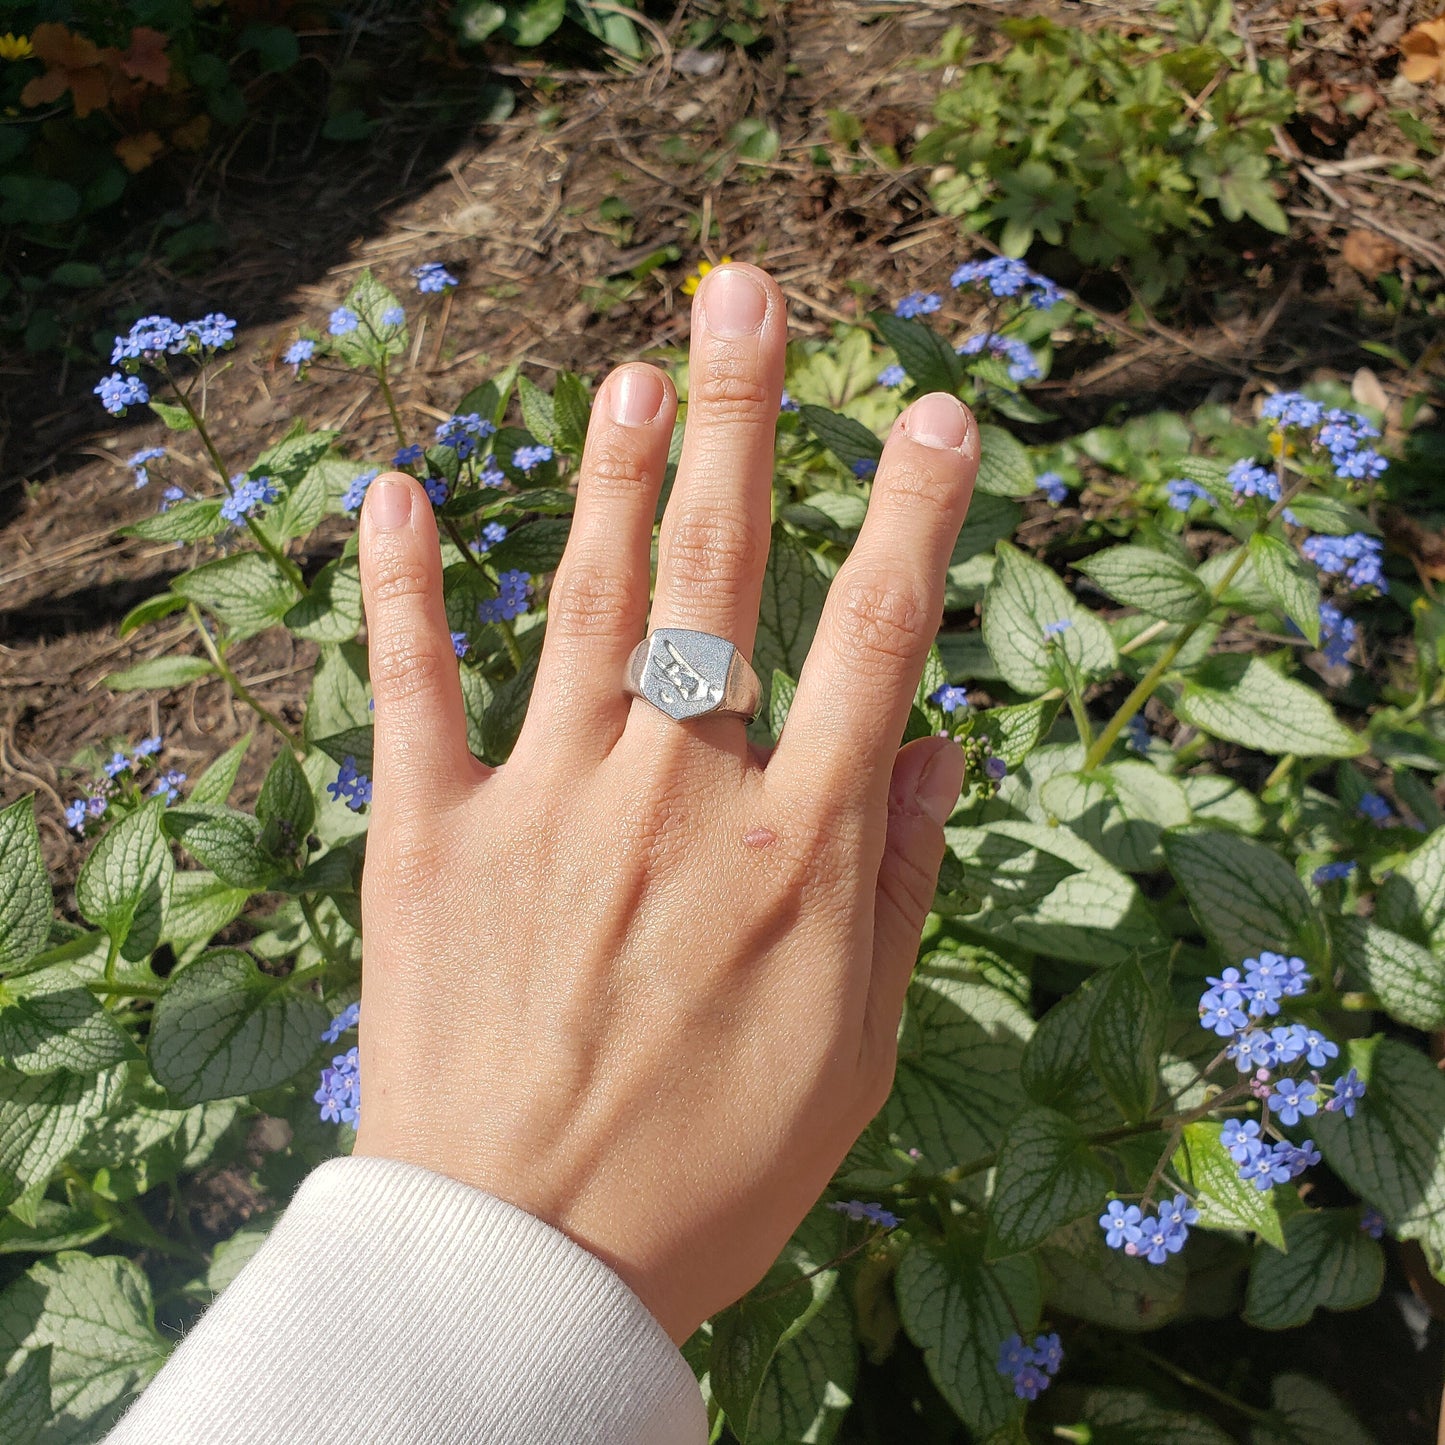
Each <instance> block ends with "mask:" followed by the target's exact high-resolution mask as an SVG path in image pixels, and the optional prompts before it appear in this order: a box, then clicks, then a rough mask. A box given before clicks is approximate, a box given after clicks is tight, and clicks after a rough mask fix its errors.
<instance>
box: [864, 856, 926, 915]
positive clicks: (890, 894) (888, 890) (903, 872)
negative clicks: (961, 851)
mask: <svg viewBox="0 0 1445 1445" xmlns="http://www.w3.org/2000/svg"><path fill="white" fill-rule="evenodd" d="M890 865H891V866H890V867H888V868H887V869H886V870H885V871H884V872H883V873H882V874H881V875H880V876H879V879H878V886H879V888H880V889H881V890H882V892H883V896H884V897H885V898H887V900H888V901H889V902H890V903H891V904H892V905H893V907H894V908H896V909H897V910H898V912H899V914H900V916H902V917H904V918H908V919H915V918H916V919H917V920H918V921H919V923H920V924H921V923H922V922H923V917H924V915H925V914H926V913H927V912H928V910H929V909H930V908H932V907H933V898H934V894H935V892H936V885H937V877H938V874H937V869H935V870H934V871H933V872H931V873H930V872H929V871H928V870H927V869H926V868H925V867H924V866H923V865H922V864H921V863H920V862H919V861H918V859H917V857H916V856H915V855H914V854H913V853H911V852H905V853H896V854H894V855H893V857H892V858H891V860H890Z"/></svg>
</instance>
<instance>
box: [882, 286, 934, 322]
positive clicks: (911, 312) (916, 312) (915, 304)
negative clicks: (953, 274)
mask: <svg viewBox="0 0 1445 1445" xmlns="http://www.w3.org/2000/svg"><path fill="white" fill-rule="evenodd" d="M942 305H943V297H942V296H940V295H939V294H938V292H937V291H910V292H909V293H908V295H907V296H905V297H904V298H903V299H902V300H901V301H899V302H898V303H897V304H896V305H895V306H894V308H893V314H894V315H895V316H901V317H902V318H903V320H905V321H912V320H913V318H914V317H915V316H931V315H932V314H933V313H934V312H935V311H937V310H938V309H939V307H940V306H942Z"/></svg>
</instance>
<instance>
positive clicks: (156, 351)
mask: <svg viewBox="0 0 1445 1445" xmlns="http://www.w3.org/2000/svg"><path fill="white" fill-rule="evenodd" d="M235 340H236V323H235V322H234V321H233V320H232V319H231V318H230V317H229V316H226V315H223V314H222V313H221V312H219V311H212V312H209V313H207V314H206V315H205V316H201V317H198V318H197V319H196V320H195V321H173V320H171V318H170V317H169V316H142V317H141V318H140V320H138V321H136V322H133V323H132V325H131V328H130V330H129V331H128V332H127V333H126V334H125V335H124V336H117V337H116V338H115V345H114V346H113V347H112V348H111V353H110V364H111V365H112V366H116V367H119V368H120V370H119V371H113V372H111V374H110V375H109V376H106V377H102V378H101V380H100V381H99V382H98V383H97V384H96V386H95V388H94V390H95V395H96V396H98V397H99V398H100V403H101V405H102V406H103V407H104V408H105V409H106V410H107V411H108V412H109V413H110V414H111V415H112V416H124V415H125V414H126V409H127V408H128V407H132V406H144V405H145V403H146V402H148V401H149V400H150V388H149V387H148V386H147V385H146V384H145V382H143V381H142V380H141V379H140V377H139V376H138V375H136V373H137V372H138V371H139V370H140V368H141V366H142V365H149V366H161V365H162V363H163V360H164V358H165V357H167V356H195V357H199V358H201V359H203V360H205V359H208V358H209V357H211V356H213V355H214V354H215V353H216V352H218V351H223V350H225V349H226V348H227V347H229V346H233V345H234V344H235ZM138 485H144V484H143V483H138Z"/></svg>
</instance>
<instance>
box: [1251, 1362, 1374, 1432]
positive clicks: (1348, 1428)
mask: <svg viewBox="0 0 1445 1445" xmlns="http://www.w3.org/2000/svg"><path fill="white" fill-rule="evenodd" d="M1270 1396H1271V1404H1272V1405H1273V1406H1274V1408H1273V1410H1272V1412H1271V1415H1272V1418H1271V1419H1269V1420H1265V1421H1261V1422H1260V1423H1259V1424H1257V1425H1252V1426H1250V1431H1249V1439H1250V1445H1323V1442H1325V1441H1326V1440H1327V1441H1329V1445H1375V1440H1374V1438H1373V1437H1372V1436H1371V1435H1370V1433H1369V1432H1368V1431H1366V1430H1362V1429H1361V1428H1360V1426H1359V1423H1358V1422H1357V1421H1356V1420H1355V1417H1354V1416H1353V1415H1351V1414H1350V1412H1349V1410H1347V1409H1346V1408H1345V1404H1344V1401H1343V1400H1341V1399H1340V1397H1339V1396H1338V1395H1336V1394H1335V1393H1334V1391H1333V1390H1330V1389H1329V1388H1328V1387H1327V1386H1325V1385H1322V1384H1320V1382H1319V1381H1318V1380H1311V1379H1310V1378H1309V1377H1308V1376H1306V1375H1280V1376H1278V1377H1277V1378H1276V1380H1275V1382H1274V1385H1273V1386H1272V1388H1271V1391H1270Z"/></svg>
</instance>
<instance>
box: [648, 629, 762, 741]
mask: <svg viewBox="0 0 1445 1445" xmlns="http://www.w3.org/2000/svg"><path fill="white" fill-rule="evenodd" d="M623 689H624V691H626V692H627V693H629V694H630V695H631V696H632V697H643V698H646V699H647V701H648V702H650V703H651V704H652V705H653V706H654V707H655V708H657V709H658V710H659V711H661V712H665V713H666V714H667V715H668V717H670V718H672V719H673V720H674V721H675V722H683V721H685V720H686V719H688V718H693V717H701V716H703V714H704V713H720V714H722V715H723V716H724V717H740V718H742V719H743V720H744V721H745V722H751V721H752V720H753V719H754V718H755V717H756V716H757V715H758V709H759V708H760V707H761V706H762V692H763V689H762V684H761V683H760V682H759V681H758V675H757V673H756V672H755V671H753V667H752V664H751V663H750V662H748V660H747V659H746V658H745V657H744V656H743V655H742V653H740V652H739V651H738V650H737V648H736V647H735V646H733V644H732V643H731V642H729V641H728V640H727V638H725V637H719V636H717V635H716V633H712V632H695V631H693V630H692V629H691V628H686V627H655V628H653V630H652V631H651V632H649V633H648V634H647V636H646V637H645V638H643V640H642V641H641V642H639V643H638V644H637V646H636V647H634V648H633V649H632V651H631V653H630V654H629V655H628V658H627V670H626V676H625V679H624V681H623Z"/></svg>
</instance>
